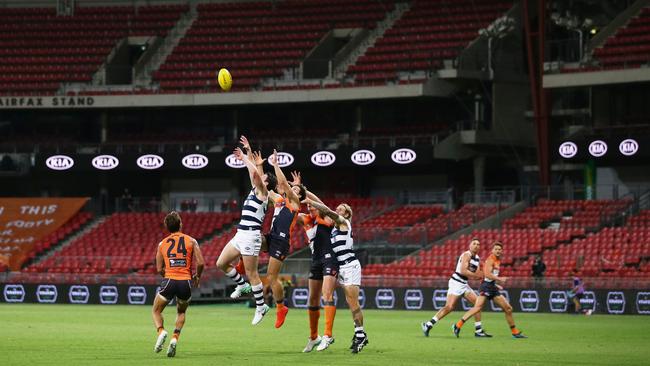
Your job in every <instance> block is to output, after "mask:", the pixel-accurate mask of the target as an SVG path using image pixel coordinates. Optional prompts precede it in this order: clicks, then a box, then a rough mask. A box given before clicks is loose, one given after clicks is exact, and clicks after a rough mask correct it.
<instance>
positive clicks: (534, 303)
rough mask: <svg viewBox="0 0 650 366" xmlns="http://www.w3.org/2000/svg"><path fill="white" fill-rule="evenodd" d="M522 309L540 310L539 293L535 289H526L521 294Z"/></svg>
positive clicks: (527, 310) (520, 303)
mask: <svg viewBox="0 0 650 366" xmlns="http://www.w3.org/2000/svg"><path fill="white" fill-rule="evenodd" d="M519 306H520V307H521V311H526V312H537V310H539V294H538V293H537V291H535V290H524V291H522V292H521V294H519Z"/></svg>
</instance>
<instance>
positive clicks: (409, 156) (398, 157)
mask: <svg viewBox="0 0 650 366" xmlns="http://www.w3.org/2000/svg"><path fill="white" fill-rule="evenodd" d="M416 157H417V154H416V153H415V151H413V150H411V149H397V150H395V151H393V153H392V154H391V155H390V158H391V159H393V161H394V162H396V163H397V164H411V163H412V162H414V161H415V158H416ZM373 160H374V159H373Z"/></svg>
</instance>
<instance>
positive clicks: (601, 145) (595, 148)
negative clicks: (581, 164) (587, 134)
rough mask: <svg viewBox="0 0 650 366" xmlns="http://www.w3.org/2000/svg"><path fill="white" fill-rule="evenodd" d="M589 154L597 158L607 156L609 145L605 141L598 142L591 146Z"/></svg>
mask: <svg viewBox="0 0 650 366" xmlns="http://www.w3.org/2000/svg"><path fill="white" fill-rule="evenodd" d="M589 153H590V154H591V155H592V156H593V157H596V158H599V157H601V156H603V155H605V154H607V144H606V143H605V141H601V140H596V141H593V142H592V143H591V144H589Z"/></svg>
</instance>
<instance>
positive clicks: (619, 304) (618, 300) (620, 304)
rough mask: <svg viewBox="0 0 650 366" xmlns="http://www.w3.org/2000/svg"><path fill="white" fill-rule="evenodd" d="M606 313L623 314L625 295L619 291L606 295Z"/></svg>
mask: <svg viewBox="0 0 650 366" xmlns="http://www.w3.org/2000/svg"><path fill="white" fill-rule="evenodd" d="M607 312H608V313H610V314H623V313H624V312H625V294H623V293H622V292H620V291H614V292H608V293H607Z"/></svg>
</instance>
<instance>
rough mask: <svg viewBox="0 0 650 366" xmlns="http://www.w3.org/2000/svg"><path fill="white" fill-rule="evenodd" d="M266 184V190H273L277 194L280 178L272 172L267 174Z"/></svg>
mask: <svg viewBox="0 0 650 366" xmlns="http://www.w3.org/2000/svg"><path fill="white" fill-rule="evenodd" d="M266 182H267V183H266V189H268V190H271V189H272V190H274V191H276V192H277V185H278V178H277V177H276V176H275V174H273V173H271V172H268V173H266Z"/></svg>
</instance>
